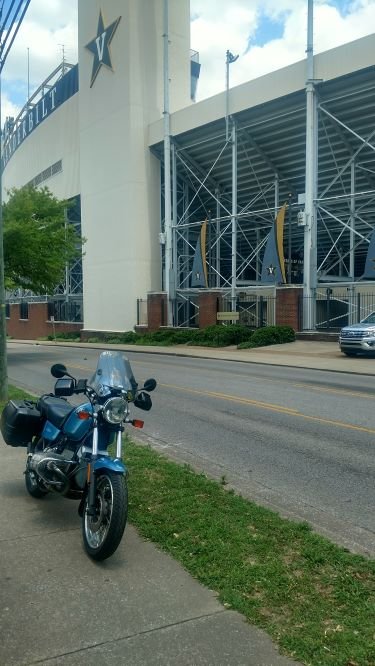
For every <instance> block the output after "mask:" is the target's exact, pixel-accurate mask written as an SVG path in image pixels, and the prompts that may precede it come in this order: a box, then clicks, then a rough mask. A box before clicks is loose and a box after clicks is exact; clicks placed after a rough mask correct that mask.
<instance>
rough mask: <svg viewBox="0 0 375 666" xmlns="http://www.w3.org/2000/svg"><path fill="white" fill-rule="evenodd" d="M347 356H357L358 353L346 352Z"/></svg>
mask: <svg viewBox="0 0 375 666" xmlns="http://www.w3.org/2000/svg"><path fill="white" fill-rule="evenodd" d="M344 354H345V356H357V352H355V351H354V352H353V351H344Z"/></svg>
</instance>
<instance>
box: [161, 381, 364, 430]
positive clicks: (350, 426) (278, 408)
mask: <svg viewBox="0 0 375 666" xmlns="http://www.w3.org/2000/svg"><path fill="white" fill-rule="evenodd" d="M159 386H164V387H166V388H172V389H177V390H179V391H187V392H188V393H197V394H199V395H206V396H208V397H211V398H218V399H219V400H231V401H232V402H236V403H240V404H246V405H251V406H253V407H259V408H260V409H267V410H270V411H273V412H278V413H280V414H288V415H290V416H296V417H299V418H301V419H306V420H308V421H317V422H318V423H325V424H327V425H333V426H338V427H340V428H346V429H348V430H357V431H360V432H368V433H371V434H375V429H374V428H365V427H363V426H357V425H354V424H352V423H345V422H344V421H334V420H332V419H322V418H320V417H319V416H309V415H308V414H302V412H299V411H298V410H297V409H290V408H289V407H283V406H282V405H274V404H272V403H267V402H260V401H258V400H250V399H248V398H238V397H236V396H230V395H226V394H225V393H216V392H213V391H198V390H197V389H190V388H185V387H183V386H174V385H172V384H159Z"/></svg>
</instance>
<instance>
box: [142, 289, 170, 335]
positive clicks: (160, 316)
mask: <svg viewBox="0 0 375 666" xmlns="http://www.w3.org/2000/svg"><path fill="white" fill-rule="evenodd" d="M167 322H168V314H167V294H166V293H165V292H160V293H151V294H148V296H147V330H148V331H157V330H158V329H159V328H160V327H161V326H166V325H167Z"/></svg>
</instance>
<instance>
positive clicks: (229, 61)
mask: <svg viewBox="0 0 375 666" xmlns="http://www.w3.org/2000/svg"><path fill="white" fill-rule="evenodd" d="M238 58H239V56H238V55H236V56H235V55H233V53H231V52H230V51H227V53H226V60H225V65H226V71H225V140H226V142H228V141H229V65H231V64H232V62H236V60H237V59H238Z"/></svg>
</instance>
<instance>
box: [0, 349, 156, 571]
mask: <svg viewBox="0 0 375 666" xmlns="http://www.w3.org/2000/svg"><path fill="white" fill-rule="evenodd" d="M51 374H52V376H53V377H55V379H56V380H57V381H56V383H55V387H54V393H53V394H45V395H42V396H41V397H40V398H39V399H38V400H37V401H36V402H34V401H31V400H23V401H15V400H10V401H9V402H8V403H7V404H6V406H5V407H4V409H3V412H2V414H1V419H0V429H1V433H2V435H3V438H4V441H5V443H6V444H8V445H9V446H13V447H20V446H21V447H22V446H23V447H27V459H26V470H25V472H24V474H25V484H26V489H27V491H28V493H29V494H30V495H31V497H34V498H37V499H41V498H43V497H45V496H46V495H47V494H48V493H55V494H56V493H57V494H58V495H62V496H64V497H67V498H71V499H76V500H79V508H78V513H79V515H80V517H81V521H82V536H83V544H84V548H85V550H86V552H87V554H88V555H89V556H90V557H91V558H93V559H94V560H104V559H106V558H108V557H110V556H111V555H112V554H113V553H114V552H115V550H116V549H117V547H118V545H119V543H120V541H121V538H122V535H123V533H124V530H125V525H126V520H127V514H128V490H127V477H128V470H127V468H126V465H125V464H124V462H123V461H122V435H123V432H124V426H125V424H131V425H133V426H134V427H136V428H141V427H143V423H144V422H143V421H142V420H139V419H131V418H130V410H129V404H130V403H133V404H134V405H135V406H136V407H138V408H140V409H142V410H145V411H148V410H150V409H151V406H152V401H151V397H150V395H149V393H150V392H151V391H153V390H154V389H155V387H156V381H155V379H148V380H147V381H146V382H145V383H144V386H143V387H142V388H138V384H137V382H136V380H135V378H134V375H133V372H132V369H131V366H130V362H129V360H128V359H127V358H126V357H125V356H123V355H122V354H121V353H120V352H113V351H104V352H102V353H101V354H100V356H99V359H98V363H97V367H96V371H95V373H94V375H93V377H92V378H91V380H90V381H88V380H87V379H78V380H77V379H75V378H74V377H73V375H71V374H70V373H69V372H68V371H67V369H66V367H65V366H64V365H63V364H60V363H56V364H55V365H53V366H52V367H51ZM73 395H84V396H85V401H84V402H80V404H78V405H73V404H71V403H70V402H68V400H67V397H70V396H73ZM111 445H113V447H114V449H115V455H114V456H113V455H112V453H111V451H112V448H113V447H111Z"/></svg>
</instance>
